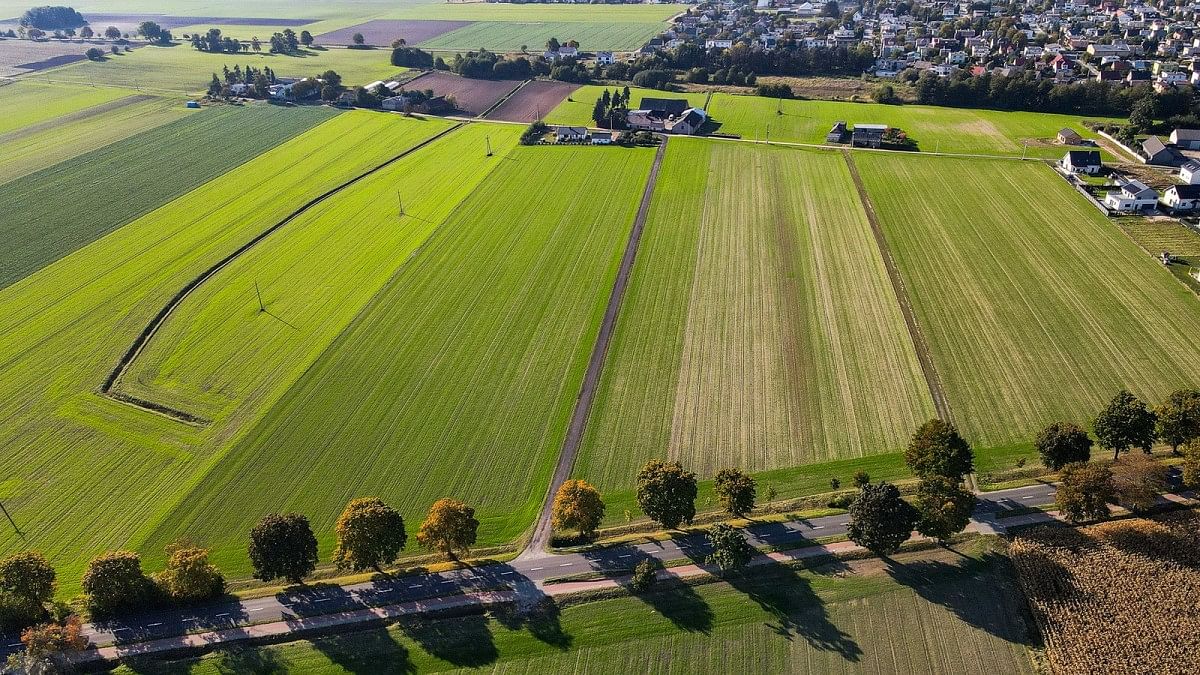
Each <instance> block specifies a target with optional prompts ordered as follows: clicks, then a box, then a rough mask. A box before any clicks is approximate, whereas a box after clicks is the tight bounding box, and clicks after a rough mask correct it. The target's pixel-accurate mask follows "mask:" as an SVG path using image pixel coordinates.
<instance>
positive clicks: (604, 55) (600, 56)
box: [596, 52, 616, 66]
mask: <svg viewBox="0 0 1200 675" xmlns="http://www.w3.org/2000/svg"><path fill="white" fill-rule="evenodd" d="M615 61H616V58H614V57H613V53H612V52H596V63H599V64H600V65H603V66H607V65H611V64H612V63H614V62H615Z"/></svg>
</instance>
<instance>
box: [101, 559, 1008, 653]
mask: <svg viewBox="0 0 1200 675" xmlns="http://www.w3.org/2000/svg"><path fill="white" fill-rule="evenodd" d="M962 550H963V551H964V552H966V553H967V555H968V557H966V558H960V557H958V555H957V554H954V553H951V552H946V551H926V552H921V553H914V554H900V555H898V556H897V557H896V559H895V560H896V562H895V564H894V565H891V566H888V565H884V564H882V563H880V562H879V561H877V560H870V561H861V562H845V563H835V564H833V565H827V566H823V567H819V568H816V569H812V570H806V569H800V570H793V569H788V568H783V567H777V568H771V569H766V570H764V569H761V568H760V569H756V570H755V575H754V577H753V578H750V579H736V580H734V581H732V582H729V583H712V584H707V585H702V586H695V587H689V586H677V587H675V588H673V589H667V590H664V591H662V592H658V593H651V594H648V595H644V596H640V597H622V598H616V599H610V600H599V601H593V602H586V603H583V604H574V605H568V606H565V607H561V608H553V607H552V608H550V609H547V610H545V611H543V612H541V613H539V614H534V615H532V616H530V617H527V618H519V617H515V616H513V615H511V614H509V613H508V612H504V611H499V612H497V613H495V614H493V615H489V616H470V617H466V618H453V619H444V620H433V621H429V620H426V621H423V622H419V623H418V622H404V623H401V624H398V625H395V626H390V627H386V628H385V627H376V628H372V629H369V630H365V631H360V632H357V633H347V634H343V635H334V636H329V637H323V638H315V639H311V640H303V641H298V642H292V643H287V644H281V645H277V646H271V647H262V648H243V649H233V650H222V651H218V652H216V653H214V654H211V655H209V656H206V657H202V658H194V659H187V660H182V661H175V662H161V661H160V662H138V663H136V664H135V666H134V668H133V669H132V670H126V669H123V670H122V671H121V672H147V673H160V672H162V673H170V672H192V673H209V672H226V671H230V670H233V671H243V670H264V669H267V670H269V669H281V670H289V671H295V672H299V671H303V672H316V673H341V672H383V671H389V672H395V671H405V670H408V671H414V672H433V671H443V670H454V669H458V668H487V669H489V670H492V671H495V672H505V673H510V672H511V673H543V672H568V671H569V672H580V673H590V672H605V673H612V672H655V673H657V672H679V673H728V672H744V673H757V672H814V673H827V672H906V673H912V672H954V673H979V674H987V673H996V672H1004V673H1030V672H1032V663H1031V659H1030V656H1029V651H1028V649H1027V644H1028V628H1027V627H1028V625H1029V623H1028V619H1027V614H1026V610H1025V608H1024V601H1023V600H1022V599H1021V597H1020V595H1019V591H1018V590H1017V589H1016V588H1015V584H1014V582H1013V580H1012V577H1011V573H1010V572H1009V567H1008V564H1007V561H1006V560H1005V559H1004V558H1003V557H1001V556H1000V555H998V554H994V553H988V552H986V549H985V548H981V546H980V544H976V543H972V544H969V545H964V546H963V547H962Z"/></svg>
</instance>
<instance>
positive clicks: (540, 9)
mask: <svg viewBox="0 0 1200 675" xmlns="http://www.w3.org/2000/svg"><path fill="white" fill-rule="evenodd" d="M683 10H684V7H683V6H680V5H669V4H668V5H654V4H625V5H621V4H618V5H604V4H598V5H587V4H570V3H559V4H508V3H492V2H488V3H484V2H474V3H446V2H412V3H408V4H405V5H403V6H401V7H398V8H394V9H392V10H391V11H389V12H387V13H386V14H385V15H383V16H380V17H376V18H382V19H446V20H452V21H510V22H518V23H519V22H526V23H537V22H546V23H551V22H553V23H564V22H570V23H606V22H623V23H647V22H650V23H653V22H658V23H665V22H666V21H667V19H669V18H671V17H672V16H675V15H676V14H679V13H680V12H682V11H683ZM563 39H564V40H565V39H566V38H563Z"/></svg>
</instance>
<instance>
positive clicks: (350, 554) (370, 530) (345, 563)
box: [333, 497, 408, 572]
mask: <svg viewBox="0 0 1200 675" xmlns="http://www.w3.org/2000/svg"><path fill="white" fill-rule="evenodd" d="M334 532H335V534H336V535H337V547H336V548H335V549H334V551H333V562H334V563H336V564H337V566H338V567H339V568H341V569H347V570H353V571H355V572H361V571H363V570H367V569H375V570H378V569H380V566H381V565H390V564H392V563H393V562H395V561H396V558H397V557H398V556H399V555H400V551H402V550H404V544H405V543H406V542H407V541H408V533H406V532H405V531H404V518H402V517H401V516H400V512H399V511H397V510H396V509H394V508H392V507H390V506H388V505H387V504H385V503H384V502H383V500H382V499H379V498H378V497H363V498H361V499H355V500H352V501H351V502H350V503H349V504H347V505H346V509H345V510H344V511H342V515H341V517H340V518H338V521H337V525H336V526H335V527H334Z"/></svg>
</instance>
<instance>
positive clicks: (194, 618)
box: [184, 616, 200, 623]
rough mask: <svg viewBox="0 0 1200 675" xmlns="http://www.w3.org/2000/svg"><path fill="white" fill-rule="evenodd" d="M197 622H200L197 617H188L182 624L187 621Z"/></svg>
mask: <svg viewBox="0 0 1200 675" xmlns="http://www.w3.org/2000/svg"><path fill="white" fill-rule="evenodd" d="M199 620H200V617H198V616H189V617H188V618H186V619H184V622H185V623H186V622H188V621H199Z"/></svg>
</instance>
